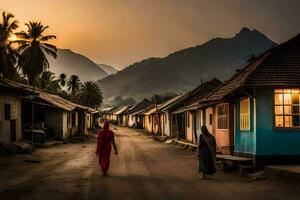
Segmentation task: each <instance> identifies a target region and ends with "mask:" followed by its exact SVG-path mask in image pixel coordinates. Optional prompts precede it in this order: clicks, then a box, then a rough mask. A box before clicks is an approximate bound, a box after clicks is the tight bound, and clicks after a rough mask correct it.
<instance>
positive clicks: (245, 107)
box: [240, 98, 250, 131]
mask: <svg viewBox="0 0 300 200" xmlns="http://www.w3.org/2000/svg"><path fill="white" fill-rule="evenodd" d="M240 130H244V131H246V130H250V99H249V98H246V99H242V100H241V101H240Z"/></svg>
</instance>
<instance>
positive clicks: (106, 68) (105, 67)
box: [97, 64, 118, 75]
mask: <svg viewBox="0 0 300 200" xmlns="http://www.w3.org/2000/svg"><path fill="white" fill-rule="evenodd" d="M97 65H98V66H99V67H100V68H101V69H103V70H104V71H105V72H106V73H107V74H109V75H111V74H115V73H117V72H118V70H116V69H115V68H114V67H112V66H110V65H106V64H97Z"/></svg>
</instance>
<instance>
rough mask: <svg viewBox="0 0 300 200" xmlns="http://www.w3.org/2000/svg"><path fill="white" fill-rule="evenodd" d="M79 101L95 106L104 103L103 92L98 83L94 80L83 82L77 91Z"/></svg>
mask: <svg viewBox="0 0 300 200" xmlns="http://www.w3.org/2000/svg"><path fill="white" fill-rule="evenodd" d="M76 97H77V100H78V103H80V104H82V105H85V106H89V107H92V108H95V107H96V106H100V105H101V103H102V99H103V98H102V92H101V90H100V88H99V87H98V85H97V84H96V83H94V82H92V81H87V82H84V83H83V84H82V86H81V87H80V89H79V91H78V92H77V95H76Z"/></svg>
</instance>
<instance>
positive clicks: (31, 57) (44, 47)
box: [17, 22, 57, 85]
mask: <svg viewBox="0 0 300 200" xmlns="http://www.w3.org/2000/svg"><path fill="white" fill-rule="evenodd" d="M25 25H26V26H27V29H28V30H27V32H24V31H23V32H21V33H18V34H17V35H18V37H20V38H21V40H18V41H17V42H18V43H19V44H20V46H19V48H18V50H19V52H20V53H21V57H20V59H19V67H20V69H21V70H22V72H23V74H24V75H25V76H26V77H27V78H28V80H29V83H30V84H31V85H33V83H34V80H35V78H36V77H37V76H39V75H40V74H41V73H42V72H43V71H45V70H47V69H48V68H49V62H48V60H47V57H46V56H45V53H46V54H48V55H50V56H52V57H54V58H56V57H57V54H56V51H57V48H56V46H54V45H52V44H49V43H47V41H48V40H51V39H55V38H56V36H55V35H46V36H44V35H43V33H44V31H45V30H46V29H48V28H49V26H44V25H42V24H41V22H29V23H26V24H25ZM44 52H45V53H44Z"/></svg>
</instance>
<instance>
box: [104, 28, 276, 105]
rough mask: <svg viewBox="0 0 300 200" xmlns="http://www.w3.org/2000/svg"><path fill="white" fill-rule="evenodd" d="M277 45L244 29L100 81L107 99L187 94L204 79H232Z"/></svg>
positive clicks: (253, 31) (150, 60) (147, 60)
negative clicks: (235, 74)
mask: <svg viewBox="0 0 300 200" xmlns="http://www.w3.org/2000/svg"><path fill="white" fill-rule="evenodd" d="M275 45H276V44H275V43H274V42H273V41H271V40H270V39H268V38H267V37H266V36H265V35H264V34H262V33H260V32H258V31H256V30H250V29H249V28H243V29H241V31H240V32H239V33H238V34H236V35H235V36H234V37H232V38H215V39H212V40H209V41H208V42H206V43H203V44H201V45H197V46H195V47H190V48H187V49H183V50H179V51H177V52H174V53H171V54H170V55H168V56H167V57H164V58H149V59H146V60H143V61H141V62H137V63H134V64H132V65H130V66H129V67H127V68H125V69H123V70H122V71H120V72H119V73H117V74H115V75H113V76H108V77H107V78H104V79H102V80H100V81H99V82H98V83H99V86H100V87H101V89H102V91H103V94H104V97H106V98H111V97H114V96H127V97H134V98H135V99H136V100H140V99H142V98H145V97H150V96H151V95H153V94H164V93H167V92H174V93H183V92H186V91H189V90H191V89H193V88H194V87H196V86H197V85H199V84H200V83H201V81H209V80H211V79H212V78H218V79H219V80H222V81H224V80H226V79H228V78H230V77H231V76H232V75H233V74H234V73H235V72H236V70H237V69H240V68H241V67H243V66H244V65H245V64H246V63H247V60H249V58H250V57H251V56H252V55H259V54H261V53H263V52H264V51H266V50H268V49H270V48H272V47H274V46H275Z"/></svg>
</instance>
